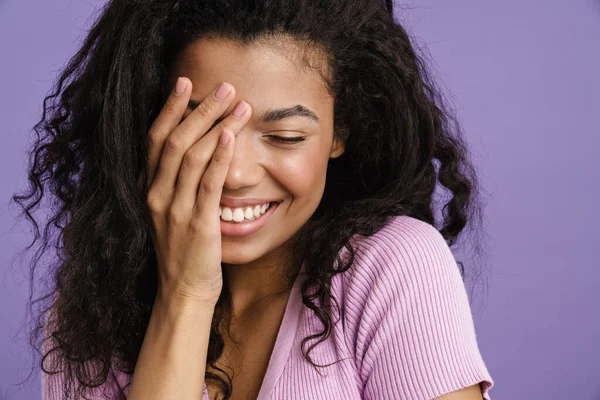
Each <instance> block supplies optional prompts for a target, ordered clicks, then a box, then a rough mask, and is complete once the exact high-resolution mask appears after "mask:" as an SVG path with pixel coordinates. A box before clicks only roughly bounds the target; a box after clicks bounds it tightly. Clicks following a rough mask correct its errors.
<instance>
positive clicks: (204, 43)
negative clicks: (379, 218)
mask: <svg viewBox="0 0 600 400" xmlns="http://www.w3.org/2000/svg"><path fill="white" fill-rule="evenodd" d="M282 43H284V42H282ZM285 45H286V47H285V48H287V49H290V47H291V46H293V44H292V43H291V42H290V43H285ZM282 47H283V46H282ZM290 54H293V53H290V52H286V51H285V50H282V48H280V47H278V46H277V47H276V46H256V45H254V46H252V47H249V48H245V47H242V46H240V45H238V44H237V43H236V42H233V41H228V40H207V39H204V38H202V39H199V40H197V41H195V42H193V43H192V44H190V45H189V46H188V47H187V48H186V49H185V50H184V51H183V52H182V54H181V55H180V57H179V59H178V60H177V62H176V65H175V67H174V71H173V77H177V76H185V77H188V78H189V79H190V80H191V81H192V82H193V84H194V88H193V92H192V95H191V98H192V99H196V100H199V99H202V98H203V97H204V96H206V94H207V93H210V91H211V90H212V88H213V87H214V86H215V85H217V84H218V83H219V82H221V81H227V82H229V83H231V84H232V85H233V86H234V87H235V90H236V93H235V100H234V101H233V102H232V104H231V106H230V107H229V109H228V110H227V111H226V113H225V115H226V114H227V113H228V112H229V111H231V110H232V109H233V107H234V106H235V104H236V102H237V101H238V100H241V99H243V100H244V101H246V102H247V103H248V104H249V105H250V106H251V108H252V117H251V118H250V119H249V121H248V122H247V123H246V124H245V125H244V127H243V128H242V129H241V131H240V132H239V133H238V135H237V137H236V145H235V153H234V155H233V159H232V160H231V163H230V164H229V171H228V173H227V176H226V178H225V184H224V186H223V195H225V196H230V197H239V198H244V197H256V198H277V199H281V200H284V201H283V203H281V204H280V205H279V207H278V209H277V210H276V211H275V213H274V214H273V215H272V216H271V217H270V219H269V221H268V222H267V224H266V225H265V226H264V227H263V228H262V229H261V230H260V231H258V232H256V233H255V234H252V235H250V236H244V237H233V236H225V235H223V236H222V262H223V279H227V286H228V287H229V289H230V292H231V299H232V304H233V310H232V315H233V318H240V319H243V318H244V316H246V317H249V318H250V319H252V317H251V316H252V312H253V310H256V312H263V311H264V310H263V304H266V303H268V302H270V301H272V300H273V299H277V298H286V296H287V293H288V292H289V289H290V287H291V282H289V281H287V280H286V279H285V278H284V277H283V276H282V272H283V268H282V265H284V262H285V257H286V254H287V253H288V252H287V250H286V244H287V243H286V242H288V241H289V239H290V238H292V236H293V235H294V234H295V233H296V232H298V230H299V229H300V228H301V227H302V226H303V225H304V224H305V223H306V222H307V221H308V219H309V218H310V216H311V215H312V214H313V213H314V211H315V210H316V209H317V206H318V205H319V203H320V201H321V197H322V195H323V190H324V187H325V177H326V172H327V162H328V160H329V158H334V157H339V156H340V155H341V154H342V153H343V151H344V148H343V143H341V142H340V141H337V140H334V135H333V104H334V103H333V98H332V97H331V96H330V95H329V94H327V93H326V92H325V90H324V89H323V88H322V87H321V85H322V79H321V77H320V76H319V74H318V73H317V72H316V71H314V70H310V69H304V68H301V67H299V66H298V62H297V61H296V60H294V59H293V58H292V57H290ZM174 79H175V78H173V80H174ZM297 104H300V105H302V106H304V107H306V108H308V109H310V110H312V111H313V112H314V113H315V114H316V115H317V116H318V118H319V122H315V121H313V120H311V119H309V118H306V117H301V116H294V117H291V118H286V119H283V120H280V121H273V122H268V123H264V122H260V121H258V118H259V116H260V115H261V114H263V113H264V112H265V111H267V110H269V109H271V108H279V107H290V106H295V105H297ZM191 112H192V110H191V109H189V110H187V111H186V114H185V115H186V116H187V115H189V114H190V113H191ZM270 135H276V136H279V137H304V138H305V140H304V141H302V142H298V143H292V144H287V143H282V142H278V141H276V139H275V138H273V137H270Z"/></svg>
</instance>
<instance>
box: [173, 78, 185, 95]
mask: <svg viewBox="0 0 600 400" xmlns="http://www.w3.org/2000/svg"><path fill="white" fill-rule="evenodd" d="M186 87H187V82H186V80H185V79H183V78H181V77H179V78H177V83H176V84H175V94H176V95H180V94H181V93H183V92H185V88H186Z"/></svg>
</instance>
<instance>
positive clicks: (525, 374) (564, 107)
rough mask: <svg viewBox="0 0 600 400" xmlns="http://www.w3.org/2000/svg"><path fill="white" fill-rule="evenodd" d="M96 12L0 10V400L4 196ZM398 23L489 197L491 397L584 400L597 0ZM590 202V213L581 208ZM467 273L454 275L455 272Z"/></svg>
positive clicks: (7, 313) (9, 300)
mask: <svg viewBox="0 0 600 400" xmlns="http://www.w3.org/2000/svg"><path fill="white" fill-rule="evenodd" d="M103 3H104V1H92V0H88V1H81V0H79V1H78V0H69V1H67V0H52V1H48V0H35V1H34V0H0V54H1V58H2V62H1V63H0V88H1V91H0V120H1V124H2V134H1V135H0V140H1V145H0V160H1V161H0V163H1V170H2V171H3V172H2V182H1V186H0V190H1V191H2V198H3V204H2V210H1V211H2V212H1V213H0V218H1V220H0V226H1V227H2V230H1V234H2V241H1V244H0V246H1V251H0V258H1V265H2V267H3V275H2V278H3V281H2V285H1V286H0V312H1V314H0V319H1V320H2V321H3V323H2V325H1V327H0V399H5V398H6V399H8V398H10V399H39V398H40V388H39V375H38V376H37V377H34V378H33V381H32V383H31V385H27V386H24V387H23V386H20V387H17V386H15V384H16V383H17V382H20V381H21V380H22V379H24V378H26V376H27V371H28V368H29V364H28V362H27V359H28V352H27V351H26V350H25V336H24V332H23V331H19V328H20V326H21V323H22V322H23V318H24V312H25V308H24V307H25V301H26V295H27V289H28V287H27V281H26V275H24V272H23V268H24V266H20V265H14V266H12V267H11V268H10V269H9V267H8V264H9V263H10V262H11V261H13V259H14V257H15V254H16V251H17V250H18V249H21V248H22V247H23V246H24V245H25V244H27V243H28V242H29V240H30V238H31V236H30V233H29V225H28V223H26V222H25V221H20V222H19V223H18V224H16V223H15V216H16V215H17V212H18V208H16V207H11V208H10V209H9V208H7V206H8V200H9V198H10V196H11V195H12V194H13V193H14V192H15V191H16V190H17V189H20V188H23V187H24V184H25V182H26V181H25V173H24V172H25V157H24V153H23V151H24V149H25V146H27V143H28V137H29V135H30V134H29V132H30V129H31V127H32V126H33V124H34V123H35V122H36V121H37V119H38V118H39V116H40V115H41V114H40V113H41V105H42V100H43V97H44V95H45V94H46V92H47V91H48V90H49V89H50V86H51V84H52V82H53V80H54V78H55V77H56V73H57V71H58V69H59V68H61V66H62V65H63V63H64V62H66V60H67V59H68V57H69V56H70V55H71V54H73V52H74V51H75V49H76V47H77V45H78V43H79V40H81V39H82V37H83V36H84V35H85V32H84V29H85V28H86V27H87V26H89V18H91V17H92V14H93V13H94V11H96V10H98V8H99V6H101V5H102V4H103ZM403 4H407V6H408V9H407V10H406V11H405V12H404V13H403V14H402V16H401V18H402V20H403V21H405V22H406V24H407V28H408V29H409V30H410V31H411V32H413V33H414V35H415V36H416V38H417V40H418V41H419V42H420V43H425V44H426V45H427V46H428V48H429V51H430V53H431V56H432V57H433V58H434V59H435V65H433V68H434V69H435V70H436V74H437V76H438V78H439V79H440V83H441V84H442V85H443V87H445V88H447V89H448V90H449V91H450V92H451V93H452V97H451V100H452V102H453V104H454V107H455V108H456V110H457V112H458V116H459V119H460V121H462V126H463V129H464V131H465V134H466V137H467V139H468V140H469V142H470V143H471V147H472V149H473V152H474V157H475V161H476V163H477V164H478V166H479V169H480V171H481V174H482V180H483V184H484V186H485V188H486V190H487V192H488V193H489V194H490V195H489V199H488V206H487V208H486V211H485V217H486V220H487V229H488V235H489V239H488V243H489V248H488V253H489V267H490V268H489V269H490V270H489V271H488V290H487V291H486V292H485V293H484V294H485V295H484V296H476V298H474V300H475V301H474V304H473V313H474V317H475V323H476V328H477V333H478V340H479V345H480V349H481V351H482V354H483V357H484V359H485V361H486V363H487V365H488V368H489V370H490V372H491V374H492V376H493V378H494V379H495V381H496V387H495V388H494V389H492V391H491V395H492V397H493V398H494V399H495V400H499V399H581V400H600V345H599V344H598V342H599V339H600V321H599V312H598V310H599V308H600V271H599V268H598V267H600V262H599V261H598V252H597V251H596V250H597V248H596V247H595V246H596V245H598V239H599V235H598V233H597V229H598V226H600V224H599V222H600V219H599V217H598V213H597V212H595V211H594V209H595V208H596V207H597V206H598V200H597V199H598V196H599V195H600V193H599V191H598V182H600V180H599V179H598V178H599V175H600V174H599V171H600V168H599V167H598V166H597V164H596V161H597V159H598V156H600V154H599V153H600V139H599V137H600V129H599V128H600V95H599V92H600V79H599V78H598V74H599V73H600V44H599V42H600V3H599V2H597V1H595V0H587V1H585V0H574V1H562V2H561V1H550V0H545V1H533V0H525V1H522V0H519V1H517V0H510V1H503V2H494V4H490V3H484V2H479V1H466V0H455V1H452V2H449V1H424V0H423V1H414V2H411V3H403ZM594 204H596V206H594ZM467 265H468V263H467Z"/></svg>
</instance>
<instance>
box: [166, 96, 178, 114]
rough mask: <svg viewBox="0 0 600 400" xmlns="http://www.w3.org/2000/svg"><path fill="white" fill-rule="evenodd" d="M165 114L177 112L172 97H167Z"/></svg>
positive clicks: (174, 100) (175, 101)
mask: <svg viewBox="0 0 600 400" xmlns="http://www.w3.org/2000/svg"><path fill="white" fill-rule="evenodd" d="M164 110H165V112H167V113H169V114H171V113H175V111H177V100H176V99H175V98H174V97H173V96H169V98H168V99H167V101H166V102H165V106H164Z"/></svg>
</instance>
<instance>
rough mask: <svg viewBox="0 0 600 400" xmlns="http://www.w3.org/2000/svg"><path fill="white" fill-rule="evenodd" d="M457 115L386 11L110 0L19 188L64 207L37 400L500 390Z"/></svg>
mask: <svg viewBox="0 0 600 400" xmlns="http://www.w3.org/2000/svg"><path fill="white" fill-rule="evenodd" d="M452 121H454V120H453V118H452V116H451V114H450V113H449V112H448V111H447V108H446V107H445V106H444V104H443V103H442V101H441V96H440V94H439V92H438V91H437V89H436V88H435V85H434V84H433V83H432V82H431V80H430V79H429V77H428V74H427V72H426V68H425V66H424V64H423V62H422V61H421V59H420V58H419V57H418V56H417V54H416V53H415V51H414V49H413V47H412V46H411V43H410V40H409V37H408V35H407V33H406V32H405V30H404V29H403V28H402V26H400V25H399V24H398V23H397V22H396V21H395V20H394V17H393V8H392V4H391V1H387V2H385V3H384V2H382V1H380V0H352V1H350V0H349V1H339V0H331V1H325V0H320V1H316V0H303V1H298V0H293V1H292V0H287V1H286V0H280V1H273V0H253V1H229V0H219V1H216V0H187V1H173V0H144V1H135V0H113V1H110V2H109V3H108V4H107V5H106V7H105V8H104V10H103V12H102V14H101V15H100V17H99V19H98V21H97V22H96V23H95V24H94V26H93V27H92V29H91V31H90V32H89V35H88V36H87V37H86V39H85V41H84V43H83V45H82V47H81V49H80V50H79V51H78V52H77V54H76V55H75V56H74V57H73V59H72V60H71V61H70V63H69V65H68V66H67V67H66V68H65V70H64V71H63V72H62V73H61V75H60V77H59V80H58V83H57V86H56V88H55V91H54V93H53V94H51V95H50V96H48V97H47V98H46V99H45V103H44V114H43V117H42V120H41V121H40V122H39V123H38V124H37V125H36V127H35V130H36V132H37V133H38V140H37V142H36V143H35V147H34V149H33V152H32V165H31V167H30V168H31V169H30V175H29V179H30V183H31V185H32V191H31V192H30V193H29V194H27V195H22V196H15V199H16V200H17V201H18V202H20V204H21V205H22V206H23V207H24V208H25V210H26V212H27V215H28V216H29V218H31V220H32V221H33V218H32V217H31V215H30V213H29V212H30V211H31V209H32V208H34V207H35V206H36V205H37V204H38V203H39V199H40V198H41V196H43V194H44V190H43V185H42V182H44V181H47V182H49V184H50V186H49V190H51V192H52V193H53V194H54V196H55V197H56V198H57V200H56V201H58V203H57V204H58V205H59V207H58V210H57V211H56V213H55V214H53V215H52V219H51V221H50V222H52V224H48V226H47V231H46V232H45V233H46V234H47V233H48V230H49V229H50V226H51V225H53V226H55V227H60V231H59V233H60V234H59V236H58V238H59V242H58V243H57V245H58V247H57V248H59V249H60V256H61V257H60V261H59V263H58V264H57V265H56V266H55V269H54V270H52V277H53V283H54V285H53V286H52V288H51V290H50V291H49V292H47V293H46V294H45V295H44V296H41V297H40V298H39V299H38V301H40V302H41V303H42V304H43V306H42V310H41V312H40V313H39V318H38V319H37V326H36V329H35V330H34V331H33V332H32V338H34V339H35V338H38V337H40V336H41V337H42V338H43V349H44V351H43V353H42V354H43V357H42V359H41V367H42V370H43V372H42V393H43V398H44V399H46V400H54V399H63V398H69V397H70V398H80V397H83V396H84V395H85V396H87V397H88V398H93V399H101V398H109V399H118V398H125V396H127V397H126V398H127V399H130V400H140V399H144V400H147V399H201V398H202V399H209V398H210V399H214V398H225V399H250V398H252V399H255V398H258V399H344V400H348V399H433V398H439V399H457V400H458V399H461V400H471V399H481V398H482V397H483V398H485V399H489V398H490V397H489V394H488V392H489V389H490V388H491V387H492V385H493V381H492V378H491V377H490V375H489V373H488V371H487V369H486V366H485V364H484V362H483V360H482V357H481V355H480V352H479V350H478V345H477V341H476V336H475V331H474V327H473V322H472V317H471V311H470V308H469V302H468V298H467V294H466V291H465V286H464V284H463V280H462V275H463V272H464V271H462V263H458V264H460V265H461V271H459V269H458V264H457V262H456V261H455V259H454V257H453V254H452V252H451V251H450V247H449V246H450V245H453V244H454V243H455V241H456V240H457V238H458V236H459V234H461V232H463V230H464V228H465V227H466V226H467V224H468V223H470V222H472V221H473V220H474V218H476V216H477V213H478V203H477V202H476V194H477V190H476V189H477V180H476V174H475V172H474V169H473V167H472V166H471V165H470V164H469V161H468V155H467V152H466V147H465V145H464V143H463V141H462V139H461V138H460V129H458V127H457V126H456V124H453V123H452ZM41 132H44V134H43V135H40V133H41ZM438 182H439V184H440V185H441V186H443V187H444V188H446V189H447V190H448V191H449V193H450V195H451V196H450V198H449V199H447V201H446V202H445V203H444V204H443V208H442V213H441V215H442V217H441V218H440V221H436V218H435V217H434V215H435V211H436V209H435V203H434V189H435V188H436V184H437V183H438ZM24 200H28V201H29V203H28V204H26V205H24V204H23V201H24ZM63 221H64V223H62V222H63ZM33 222H34V223H35V221H33ZM436 225H437V226H439V227H440V228H439V230H438V229H437V228H435V227H434V226H436ZM36 226H37V225H36ZM38 237H39V236H38ZM38 237H36V240H37V239H38ZM44 239H45V240H46V241H47V240H48V235H45V236H44ZM45 244H47V242H46V243H45ZM38 259H39V258H38ZM33 269H34V270H35V265H33ZM34 275H35V274H34Z"/></svg>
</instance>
